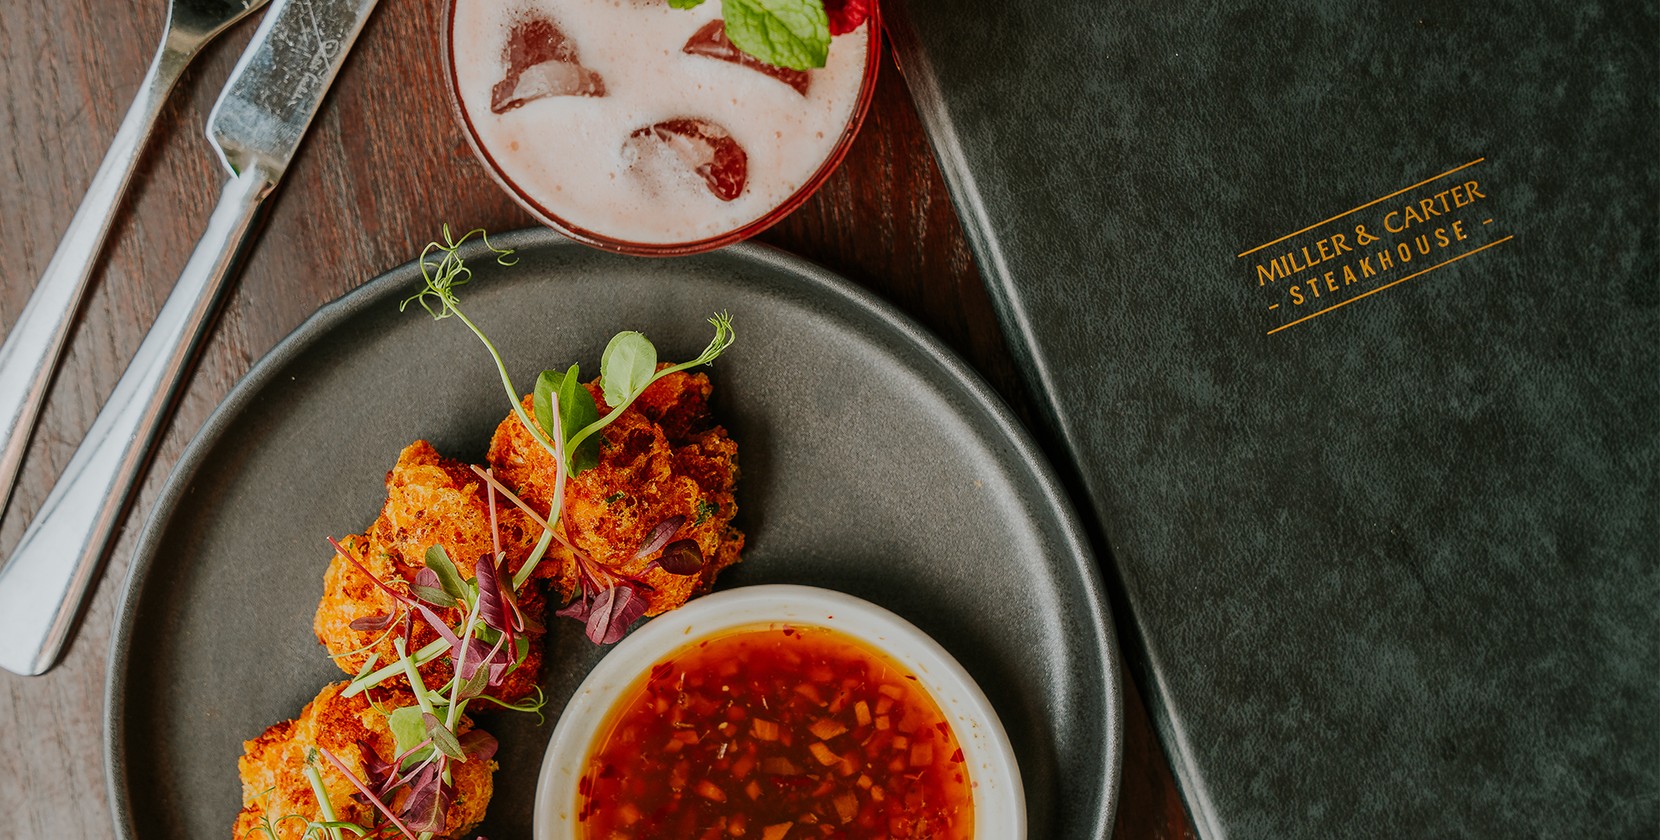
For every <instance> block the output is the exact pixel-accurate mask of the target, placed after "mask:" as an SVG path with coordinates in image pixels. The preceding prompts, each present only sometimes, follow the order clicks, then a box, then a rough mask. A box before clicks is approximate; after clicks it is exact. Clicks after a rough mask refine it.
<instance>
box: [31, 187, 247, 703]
mask: <svg viewBox="0 0 1660 840" xmlns="http://www.w3.org/2000/svg"><path fill="white" fill-rule="evenodd" d="M276 180H277V179H276V176H275V175H273V174H271V173H270V172H268V171H267V170H265V169H264V168H263V167H259V166H255V167H251V168H249V169H248V170H246V171H244V172H243V173H242V174H241V175H239V176H237V177H236V178H235V179H233V180H232V181H231V182H230V183H229V184H227V185H226V186H225V190H224V193H223V194H222V195H221V196H220V198H219V206H218V207H216V208H215V209H214V211H213V216H212V218H210V219H209V220H208V227H207V232H206V233H204V234H202V239H201V241H200V242H198V243H197V245H196V250H195V252H194V253H192V254H191V255H190V262H188V263H187V264H186V265H185V267H184V272H183V273H182V274H181V275H180V276H179V282H178V284H177V285H176V286H175V287H174V288H173V292H172V294H170V295H169V296H168V298H167V302H166V303H165V304H163V305H162V308H161V313H160V314H159V315H157V316H156V323H155V326H153V327H151V328H150V332H149V334H147V335H146V336H145V337H144V343H143V344H141V345H139V348H138V353H137V354H136V355H134V356H133V361H132V363H131V364H130V365H128V366H127V371H126V372H125V373H123V374H122V375H121V380H120V381H119V382H117V383H116V385H115V392H114V393H112V394H110V399H109V402H108V403H107V404H105V406H104V408H103V410H102V411H100V412H98V418H97V419H96V420H94V421H93V422H92V428H91V429H88V430H87V434H86V439H85V440H83V441H81V445H80V448H78V449H76V450H75V454H74V456H73V457H72V458H70V460H69V465H68V466H67V467H65V468H64V471H63V475H62V476H60V477H59V478H58V483H57V484H56V485H54V486H53V487H52V492H51V494H50V495H48V496H47V497H46V503H45V504H44V505H42V506H41V509H40V512H39V513H37V514H36V515H35V518H34V520H33V521H32V522H30V523H29V527H28V529H27V530H25V531H24V532H23V538H22V540H21V541H19V542H18V544H17V549H16V550H15V551H13V552H12V555H11V558H10V560H9V561H8V562H7V564H6V565H5V567H4V568H0V668H4V669H6V670H8V671H11V672H12V673H15V674H22V675H25V676H34V675H38V674H42V673H45V672H46V671H47V670H49V669H50V668H51V667H52V665H53V664H55V662H56V661H57V658H58V652H59V651H60V650H61V649H62V647H63V643H64V641H65V640H66V639H67V638H68V636H69V631H70V628H71V626H72V625H73V623H74V619H75V616H76V614H77V613H78V612H79V611H80V603H81V599H82V596H84V595H85V594H86V591H87V587H88V584H89V583H91V581H92V578H93V576H94V575H95V574H96V572H97V570H98V565H99V563H100V561H101V560H102V559H103V558H104V555H105V554H106V553H107V549H108V546H109V542H110V538H111V537H112V536H113V535H114V533H115V529H116V526H117V525H118V524H120V521H121V513H122V511H123V509H124V508H125V507H126V504H127V500H128V498H129V497H130V496H131V495H132V490H133V488H134V486H135V485H136V484H137V480H138V477H139V475H140V474H141V473H142V471H143V468H144V464H145V461H146V460H147V459H148V457H149V454H150V449H151V448H152V446H153V445H154V443H155V441H156V438H157V437H158V435H157V433H158V432H159V431H160V429H161V426H162V420H163V419H164V418H165V417H166V416H167V412H168V409H169V408H170V407H171V405H172V402H173V397H174V396H175V395H176V393H177V392H178V390H179V387H178V386H179V384H180V382H181V381H182V380H183V378H184V371H185V367H186V366H187V365H188V364H189V361H190V358H191V356H192V354H193V353H194V351H195V348H196V345H197V344H198V343H200V341H201V339H202V337H203V336H204V335H206V333H207V327H208V323H209V320H210V319H211V317H212V315H213V312H214V309H215V308H216V307H217V304H218V301H219V298H220V297H221V293H222V292H223V291H224V288H225V285H226V282H225V281H226V280H227V279H228V278H229V277H230V273H231V269H232V267H233V265H234V264H235V262H236V259H237V257H238V256H240V254H241V252H242V250H243V246H244V245H245V244H246V243H247V239H248V236H247V235H248V233H249V231H250V230H251V229H252V227H253V224H254V219H255V216H256V214H257V211H258V209H259V205H260V202H261V200H263V199H264V198H265V196H266V195H268V194H269V193H270V192H271V189H272V187H273V186H274V185H275V184H276Z"/></svg>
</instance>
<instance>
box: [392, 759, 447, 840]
mask: <svg viewBox="0 0 1660 840" xmlns="http://www.w3.org/2000/svg"><path fill="white" fill-rule="evenodd" d="M441 765H442V762H441V761H433V762H430V763H428V764H427V765H426V766H425V767H423V768H421V771H420V772H419V773H416V774H415V777H414V778H413V779H411V780H410V781H409V799H408V800H407V801H406V802H405V803H404V807H403V814H402V816H403V818H404V820H405V821H407V822H408V823H409V827H410V828H411V829H413V830H415V831H417V832H421V833H423V834H424V833H427V832H431V833H433V834H443V833H444V817H445V815H446V813H447V812H448V811H449V806H450V796H451V793H450V791H449V786H448V785H446V784H444V777H443V767H442V766H441Z"/></svg>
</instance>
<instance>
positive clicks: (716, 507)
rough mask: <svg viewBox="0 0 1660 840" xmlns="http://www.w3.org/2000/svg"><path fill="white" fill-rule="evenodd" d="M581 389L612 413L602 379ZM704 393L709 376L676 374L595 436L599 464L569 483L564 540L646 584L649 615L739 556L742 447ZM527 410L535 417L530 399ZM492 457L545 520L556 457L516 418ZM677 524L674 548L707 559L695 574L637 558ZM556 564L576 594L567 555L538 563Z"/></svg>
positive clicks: (499, 431) (494, 444) (501, 475)
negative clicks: (685, 546) (665, 527)
mask: <svg viewBox="0 0 1660 840" xmlns="http://www.w3.org/2000/svg"><path fill="white" fill-rule="evenodd" d="M662 367H664V366H661V365H660V366H659V369H661V368H662ZM587 388H588V391H589V392H590V393H592V394H593V395H594V401H595V402H596V403H598V405H599V411H600V414H601V416H604V415H605V414H606V413H607V412H608V411H609V410H610V407H609V406H607V405H606V403H605V396H604V393H603V391H602V389H601V387H600V385H599V382H598V380H595V381H594V382H592V383H590V384H588V385H587ZM710 391H711V387H710V384H709V377H708V376H705V375H704V374H701V373H684V372H681V373H674V374H670V375H668V376H665V377H663V378H662V379H660V380H658V381H657V382H655V383H653V384H652V385H651V387H649V388H647V389H646V390H645V392H644V393H642V394H641V395H640V397H639V398H638V399H636V400H635V401H634V403H633V404H632V405H630V406H629V407H628V409H627V410H626V411H623V412H622V413H621V414H620V415H619V416H618V417H617V419H616V420H614V421H612V422H611V423H610V425H608V426H606V427H605V428H604V429H603V430H602V431H601V432H600V433H599V435H598V437H600V439H601V440H600V445H599V463H598V465H597V466H595V467H593V468H591V469H587V470H584V471H583V472H581V473H580V474H578V475H576V476H574V477H572V478H571V479H569V480H568V481H567V482H566V485H565V511H564V515H563V523H564V528H565V535H566V538H567V539H569V540H570V542H571V544H572V545H574V546H576V548H578V549H579V550H581V551H582V552H584V553H585V554H587V555H588V557H590V558H591V559H592V560H594V561H596V563H597V564H598V565H600V566H601V567H602V568H605V569H611V570H616V571H617V572H619V573H621V574H623V575H625V576H628V577H632V578H636V579H639V580H643V581H644V582H645V583H646V584H648V585H649V586H650V587H651V591H650V592H649V593H646V594H647V600H648V608H647V610H646V614H647V615H657V614H659V613H663V612H666V611H668V610H672V609H674V608H676V607H679V606H681V605H682V604H684V603H686V601H687V600H688V599H689V598H691V597H692V596H693V595H696V594H698V593H700V592H705V591H707V590H708V589H709V587H710V586H711V585H713V583H714V580H715V575H716V574H718V573H719V572H720V571H721V570H722V569H724V568H726V567H727V566H730V565H732V564H733V563H736V562H738V560H739V556H738V555H739V552H740V551H741V550H742V549H743V545H744V535H743V533H742V532H741V531H739V530H738V529H736V528H734V527H732V517H733V516H734V515H735V514H736V513H737V505H736V504H735V503H734V501H733V490H734V487H735V486H736V484H737V479H738V466H737V456H738V446H737V444H736V443H734V442H733V441H732V438H731V437H730V436H728V435H727V433H726V429H725V428H723V427H721V426H719V425H716V424H715V423H714V421H713V418H712V417H711V416H710V414H709V394H710ZM524 405H525V408H526V410H527V411H529V410H531V405H532V402H531V398H530V397H526V398H525V402H524ZM489 459H490V465H491V467H492V468H493V469H494V471H495V475H496V476H497V478H498V479H499V480H500V481H501V482H502V483H503V484H505V485H506V486H507V487H509V488H511V489H512V490H513V491H514V492H515V493H517V494H518V495H519V496H520V498H522V499H523V500H524V501H525V502H526V503H527V504H529V505H531V506H532V507H533V508H535V509H536V510H537V512H538V513H542V514H544V515H545V513H546V512H547V511H548V510H549V507H550V500H551V499H552V498H553V492H554V483H555V476H554V464H553V458H552V456H550V455H549V454H548V453H547V451H546V450H545V449H543V448H542V446H541V444H539V443H538V442H537V441H536V440H535V439H534V438H532V437H531V435H530V432H529V431H527V430H526V429H525V427H524V424H523V423H522V422H521V421H520V419H519V417H518V414H517V413H512V414H509V415H508V416H507V419H506V420H504V421H502V423H501V425H499V426H497V427H496V434H495V437H494V438H493V439H492V440H491V441H490V455H489ZM676 516H678V517H683V519H682V522H683V524H682V525H681V526H680V528H679V530H678V531H677V532H676V533H675V534H674V536H673V538H672V540H674V541H678V540H686V539H689V540H693V541H695V542H696V543H697V546H698V549H699V550H700V551H701V553H702V555H703V558H704V565H703V568H702V569H701V570H700V571H699V572H698V573H697V574H694V575H688V576H679V575H673V574H670V573H668V572H666V571H664V570H662V569H658V568H652V567H651V564H652V561H653V560H655V559H657V557H658V555H659V553H660V552H654V553H652V554H649V555H647V556H645V557H639V558H636V557H635V556H634V555H635V553H636V551H637V550H638V549H639V548H640V547H641V546H642V545H643V544H644V543H645V541H646V539H647V538H648V536H649V535H650V534H651V533H652V531H653V530H654V529H655V528H656V527H657V526H658V525H659V524H660V523H662V522H664V521H665V520H668V519H670V518H671V517H676ZM554 559H559V560H561V561H562V562H561V563H559V564H558V565H557V566H555V567H553V568H552V569H551V570H550V572H551V573H553V574H554V577H553V579H552V580H553V583H554V585H555V586H556V587H557V588H558V590H559V593H558V594H559V595H560V596H561V597H562V598H565V599H568V598H570V597H572V596H573V595H575V594H578V586H579V581H578V576H579V574H580V573H579V571H578V569H577V567H576V563H575V561H574V560H573V559H571V558H570V557H569V556H568V554H566V555H561V556H560V557H559V558H551V557H550V559H549V561H544V562H545V563H549V564H550V565H552V564H551V562H550V561H552V560H554Z"/></svg>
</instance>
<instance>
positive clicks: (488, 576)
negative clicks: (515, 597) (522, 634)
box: [473, 557, 513, 636]
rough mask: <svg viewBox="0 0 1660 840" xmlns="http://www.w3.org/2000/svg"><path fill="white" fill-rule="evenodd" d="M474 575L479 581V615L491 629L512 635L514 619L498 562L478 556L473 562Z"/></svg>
mask: <svg viewBox="0 0 1660 840" xmlns="http://www.w3.org/2000/svg"><path fill="white" fill-rule="evenodd" d="M473 577H474V580H476V581H478V617H479V618H480V619H481V620H483V621H484V625H485V626H486V627H489V628H490V629H491V630H494V631H496V632H497V633H506V634H508V635H509V636H511V635H512V633H513V621H512V619H511V617H510V616H509V615H508V611H507V601H506V598H505V597H504V596H503V594H502V586H501V577H500V576H499V575H498V574H496V564H495V563H493V562H491V559H490V558H488V557H480V558H478V562H476V563H474V564H473Z"/></svg>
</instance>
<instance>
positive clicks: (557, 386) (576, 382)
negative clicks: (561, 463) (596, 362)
mask: <svg viewBox="0 0 1660 840" xmlns="http://www.w3.org/2000/svg"><path fill="white" fill-rule="evenodd" d="M554 397H557V398H558V400H559V425H560V431H562V432H564V434H565V440H564V441H563V442H564V443H567V444H568V443H570V442H571V436H572V435H575V434H576V433H577V430H579V429H582V428H585V427H587V426H588V425H589V424H591V423H593V422H594V421H595V420H598V419H599V405H598V404H596V403H595V402H594V395H593V394H590V393H588V389H587V388H585V387H583V386H582V374H581V368H580V367H578V366H577V365H571V368H570V370H567V371H565V372H564V373H560V372H558V371H556V370H544V371H542V375H541V376H539V377H537V378H536V391H535V392H534V393H533V394H532V395H531V402H532V403H534V404H535V408H536V422H537V423H539V424H541V426H542V430H543V431H544V432H546V433H547V435H548V436H549V437H550V438H551V437H552V436H553V399H554ZM565 460H566V462H567V464H568V465H569V466H570V469H571V475H576V474H577V473H579V472H582V471H583V470H585V469H588V468H589V467H592V466H594V465H595V464H598V463H599V442H598V441H597V440H588V441H579V442H578V445H577V447H576V448H575V449H573V450H570V451H567V452H566V453H565Z"/></svg>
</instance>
